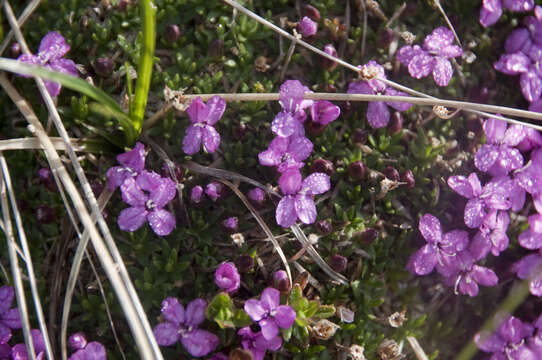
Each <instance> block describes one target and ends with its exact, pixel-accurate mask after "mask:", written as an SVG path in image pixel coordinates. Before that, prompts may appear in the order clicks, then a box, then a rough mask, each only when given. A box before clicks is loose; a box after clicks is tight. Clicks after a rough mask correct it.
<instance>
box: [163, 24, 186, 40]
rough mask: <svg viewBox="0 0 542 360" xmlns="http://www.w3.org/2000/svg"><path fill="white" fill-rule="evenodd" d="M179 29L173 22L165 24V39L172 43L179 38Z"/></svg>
mask: <svg viewBox="0 0 542 360" xmlns="http://www.w3.org/2000/svg"><path fill="white" fill-rule="evenodd" d="M181 35H182V33H181V29H179V26H177V25H175V24H171V25H168V26H166V41H167V42H169V43H174V42H176V41H177V40H179V39H180V38H181Z"/></svg>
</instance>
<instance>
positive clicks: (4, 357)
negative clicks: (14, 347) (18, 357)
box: [0, 344, 12, 360]
mask: <svg viewBox="0 0 542 360" xmlns="http://www.w3.org/2000/svg"><path fill="white" fill-rule="evenodd" d="M11 359H12V357H11V346H9V345H8V344H0V360H11Z"/></svg>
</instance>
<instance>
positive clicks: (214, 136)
mask: <svg viewBox="0 0 542 360" xmlns="http://www.w3.org/2000/svg"><path fill="white" fill-rule="evenodd" d="M202 132H203V141H202V142H203V148H204V149H205V151H207V152H208V153H210V154H212V153H214V152H215V151H216V149H218V146H219V145H220V134H219V133H218V132H217V131H216V129H215V128H214V127H212V126H209V125H205V127H203V130H202Z"/></svg>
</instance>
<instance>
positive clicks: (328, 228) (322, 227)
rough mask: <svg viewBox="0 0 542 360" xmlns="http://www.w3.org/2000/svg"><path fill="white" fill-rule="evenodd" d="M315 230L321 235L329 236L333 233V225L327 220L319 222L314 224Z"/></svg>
mask: <svg viewBox="0 0 542 360" xmlns="http://www.w3.org/2000/svg"><path fill="white" fill-rule="evenodd" d="M316 230H318V232H319V233H320V234H321V235H329V234H331V232H332V231H333V225H331V223H330V222H329V221H328V220H320V221H318V222H317V223H316Z"/></svg>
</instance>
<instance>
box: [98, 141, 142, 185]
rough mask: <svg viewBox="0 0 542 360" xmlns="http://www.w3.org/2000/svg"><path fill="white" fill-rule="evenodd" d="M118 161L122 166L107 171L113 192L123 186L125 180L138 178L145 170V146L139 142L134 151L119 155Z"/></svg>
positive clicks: (108, 181)
mask: <svg viewBox="0 0 542 360" xmlns="http://www.w3.org/2000/svg"><path fill="white" fill-rule="evenodd" d="M117 161H118V162H119V164H120V165H121V166H114V167H112V168H110V169H109V170H107V183H108V186H109V190H111V191H114V190H115V189H116V188H117V187H118V186H121V185H122V183H123V182H124V180H126V179H128V178H131V177H136V176H137V175H138V174H139V173H140V172H141V171H142V170H143V169H144V168H145V146H143V144H142V143H140V142H137V143H136V144H135V146H134V148H133V149H132V150H130V151H128V152H125V153H123V154H120V155H117Z"/></svg>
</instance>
